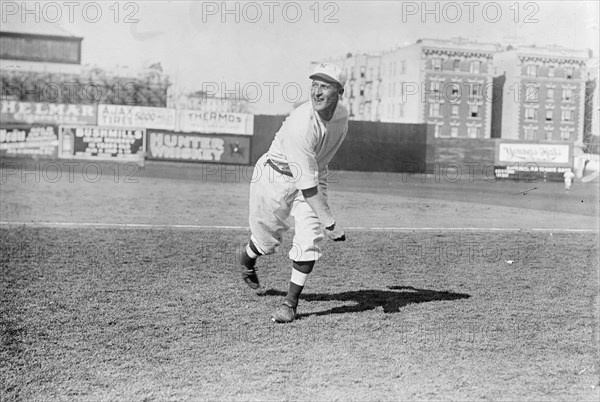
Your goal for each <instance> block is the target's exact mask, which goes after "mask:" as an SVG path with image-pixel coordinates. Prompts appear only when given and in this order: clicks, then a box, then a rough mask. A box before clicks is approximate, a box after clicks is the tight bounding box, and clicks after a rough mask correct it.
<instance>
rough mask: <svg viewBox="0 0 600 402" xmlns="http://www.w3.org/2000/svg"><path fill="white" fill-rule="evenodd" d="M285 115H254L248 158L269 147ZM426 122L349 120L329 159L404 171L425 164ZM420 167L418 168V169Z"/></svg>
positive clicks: (334, 164)
mask: <svg viewBox="0 0 600 402" xmlns="http://www.w3.org/2000/svg"><path fill="white" fill-rule="evenodd" d="M285 117H286V116H260V115H259V116H255V118H254V135H253V136H252V152H251V155H252V157H251V161H252V163H255V162H256V161H257V160H258V158H260V156H261V155H262V154H264V153H265V152H267V151H268V149H269V146H270V145H271V141H273V138H274V137H275V134H276V133H277V131H278V130H279V128H280V127H281V123H282V122H283V121H284V120H285ZM426 149H427V125H426V124H399V123H380V122H370V121H355V120H351V121H349V122H348V135H347V136H346V139H345V141H344V142H343V143H342V145H341V147H340V149H339V151H338V152H337V154H336V155H335V156H334V158H333V160H332V161H331V164H330V167H331V168H332V169H337V170H355V171H364V172H405V171H414V169H415V168H414V167H422V169H424V166H425V156H426ZM418 171H421V170H418Z"/></svg>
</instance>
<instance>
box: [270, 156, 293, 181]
mask: <svg viewBox="0 0 600 402" xmlns="http://www.w3.org/2000/svg"><path fill="white" fill-rule="evenodd" d="M267 164H268V165H269V166H271V167H272V168H273V170H275V171H276V172H277V173H280V174H283V175H285V176H289V177H292V172H286V171H285V170H282V169H281V168H280V167H279V166H277V165H276V164H274V163H273V161H272V160H271V159H267Z"/></svg>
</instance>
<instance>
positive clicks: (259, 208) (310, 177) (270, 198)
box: [250, 101, 348, 261]
mask: <svg viewBox="0 0 600 402" xmlns="http://www.w3.org/2000/svg"><path fill="white" fill-rule="evenodd" d="M347 132H348V110H347V109H346V108H345V107H344V106H343V105H342V104H341V103H338V104H337V106H336V109H335V113H334V114H333V117H332V118H331V120H329V121H323V119H322V118H321V117H320V116H319V114H318V113H317V112H315V111H314V109H313V107H312V104H311V102H310V101H309V102H306V103H304V104H302V105H301V106H299V107H298V108H297V109H296V110H294V111H293V112H292V113H291V114H290V116H288V118H287V119H286V120H285V121H284V122H283V124H282V126H281V128H280V129H279V131H278V132H277V134H276V135H275V138H274V139H273V142H272V143H271V147H270V148H269V151H268V152H267V153H266V154H264V155H263V156H262V157H261V158H260V159H259V160H258V162H257V163H256V167H255V170H254V176H253V180H252V183H251V184H250V230H251V231H252V236H251V240H252V242H253V243H254V245H255V246H256V247H257V248H258V249H259V251H260V252H261V253H263V254H273V253H275V252H276V251H277V250H278V249H279V246H280V244H281V241H282V234H283V232H284V231H285V230H287V229H289V227H290V225H289V224H288V223H287V220H288V217H289V216H290V214H291V215H292V217H293V218H294V227H295V233H294V238H293V243H292V247H291V249H290V251H289V253H288V255H289V257H290V259H292V260H294V261H316V260H318V259H319V257H320V256H321V250H320V248H319V246H318V243H319V242H320V241H321V240H323V232H322V230H321V222H320V221H319V218H318V217H317V214H316V213H315V212H314V211H313V210H312V208H311V207H310V206H309V205H308V203H307V202H306V200H305V199H304V197H303V196H302V191H300V190H305V189H309V188H312V187H315V186H318V191H319V192H322V193H323V194H325V195H326V194H327V164H328V163H329V162H330V161H331V159H332V158H333V156H334V155H335V153H336V152H337V150H338V149H339V147H340V145H341V144H342V142H343V141H344V138H345V137H346V133H347ZM269 160H270V161H271V163H268V162H267V161H269Z"/></svg>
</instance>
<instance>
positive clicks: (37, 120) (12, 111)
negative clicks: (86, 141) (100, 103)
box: [0, 100, 97, 125]
mask: <svg viewBox="0 0 600 402" xmlns="http://www.w3.org/2000/svg"><path fill="white" fill-rule="evenodd" d="M0 120H1V121H2V124H3V125H4V124H7V123H25V124H53V125H59V124H89V125H95V124H96V121H97V116H96V105H74V104H63V103H39V102H18V101H14V100H3V101H2V107H1V109H0Z"/></svg>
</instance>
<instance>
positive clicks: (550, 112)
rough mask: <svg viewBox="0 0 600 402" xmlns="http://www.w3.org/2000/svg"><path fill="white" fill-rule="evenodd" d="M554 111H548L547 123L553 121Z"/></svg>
mask: <svg viewBox="0 0 600 402" xmlns="http://www.w3.org/2000/svg"><path fill="white" fill-rule="evenodd" d="M552 113H553V112H552V110H546V121H552Z"/></svg>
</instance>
